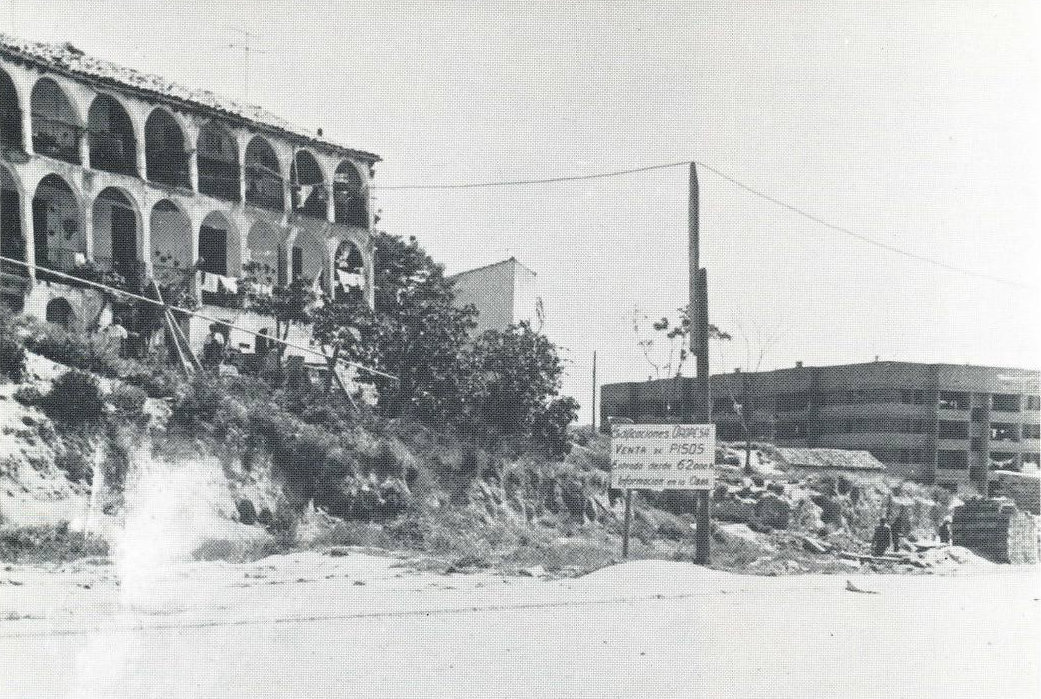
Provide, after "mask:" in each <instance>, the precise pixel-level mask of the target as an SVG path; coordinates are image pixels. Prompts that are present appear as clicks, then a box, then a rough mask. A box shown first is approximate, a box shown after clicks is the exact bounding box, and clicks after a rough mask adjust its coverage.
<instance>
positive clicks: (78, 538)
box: [0, 522, 108, 563]
mask: <svg viewBox="0 0 1041 699" xmlns="http://www.w3.org/2000/svg"><path fill="white" fill-rule="evenodd" d="M107 555H108V544H107V543H106V542H105V540H104V539H101V538H98V537H95V536H92V535H90V534H85V533H83V532H75V531H71V530H70V529H69V523H68V522H62V523H61V524H58V525H52V526H43V527H20V528H17V529H5V530H0V560H4V561H14V562H17V563H22V562H30V563H42V562H45V561H46V562H62V561H69V560H73V559H76V558H84V557H88V556H107Z"/></svg>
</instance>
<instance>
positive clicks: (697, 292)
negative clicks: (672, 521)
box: [687, 163, 712, 564]
mask: <svg viewBox="0 0 1041 699" xmlns="http://www.w3.org/2000/svg"><path fill="white" fill-rule="evenodd" d="M698 209H699V207H698V171H697V165H696V164H695V163H691V164H690V199H689V209H688V212H687V230H688V233H689V244H690V250H689V254H688V261H689V263H690V310H689V313H690V351H691V353H693V354H694V355H695V356H696V357H697V380H696V381H695V392H696V394H695V401H694V406H695V417H696V419H697V421H698V422H700V423H703V424H706V425H707V424H710V423H711V422H712V389H711V386H710V384H709V373H708V372H709V370H708V274H707V273H706V271H705V270H704V269H702V268H701V259H700V250H699V247H700V245H699V231H698ZM695 493H696V494H695V499H694V502H695V514H696V516H697V531H696V533H695V539H694V562H695V563H700V564H705V563H708V562H709V561H710V560H711V554H710V551H709V549H710V546H711V542H712V536H711V533H710V531H709V530H710V527H711V524H712V492H711V491H708V490H699V491H695Z"/></svg>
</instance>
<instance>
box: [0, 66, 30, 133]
mask: <svg viewBox="0 0 1041 699" xmlns="http://www.w3.org/2000/svg"><path fill="white" fill-rule="evenodd" d="M0 145H3V148H4V150H7V149H12V150H15V151H22V150H24V148H23V147H22V110H21V108H20V107H19V106H18V92H17V90H15V88H14V83H13V82H12V81H11V76H9V75H8V74H7V73H5V72H4V71H2V70H0Z"/></svg>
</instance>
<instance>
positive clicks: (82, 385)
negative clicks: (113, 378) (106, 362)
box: [40, 369, 105, 425]
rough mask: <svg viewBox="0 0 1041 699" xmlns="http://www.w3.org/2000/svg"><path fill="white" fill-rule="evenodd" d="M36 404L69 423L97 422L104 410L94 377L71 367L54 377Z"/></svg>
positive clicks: (51, 415)
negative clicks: (70, 369) (49, 387)
mask: <svg viewBox="0 0 1041 699" xmlns="http://www.w3.org/2000/svg"><path fill="white" fill-rule="evenodd" d="M40 407H41V408H43V410H44V412H45V413H47V415H48V416H50V418H51V419H53V420H55V421H57V422H62V423H65V424H69V425H83V424H88V423H95V422H99V421H100V420H101V418H102V416H104V414H105V401H104V400H103V399H102V397H101V387H100V386H99V385H98V380H97V379H95V378H94V377H93V376H91V375H90V374H85V373H83V372H82V371H76V370H75V369H74V370H72V371H67V372H65V373H64V374H62V375H61V376H59V377H58V378H57V379H55V380H54V384H53V385H52V386H51V390H50V392H49V393H48V394H47V395H45V396H43V398H42V399H41V400H40Z"/></svg>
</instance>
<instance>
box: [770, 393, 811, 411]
mask: <svg viewBox="0 0 1041 699" xmlns="http://www.w3.org/2000/svg"><path fill="white" fill-rule="evenodd" d="M809 404H810V401H809V398H808V397H807V395H806V394H805V393H782V394H781V395H779V396H777V409H778V410H805V409H806V406H808V405H809Z"/></svg>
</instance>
